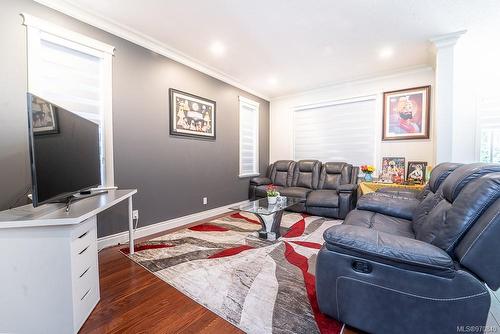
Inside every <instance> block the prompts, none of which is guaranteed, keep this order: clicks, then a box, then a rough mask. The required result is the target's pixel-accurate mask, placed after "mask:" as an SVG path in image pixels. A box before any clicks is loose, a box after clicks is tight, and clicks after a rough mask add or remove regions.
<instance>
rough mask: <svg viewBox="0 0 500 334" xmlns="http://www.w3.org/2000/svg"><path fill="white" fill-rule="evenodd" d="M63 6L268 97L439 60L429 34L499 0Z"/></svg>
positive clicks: (474, 18) (484, 15)
mask: <svg viewBox="0 0 500 334" xmlns="http://www.w3.org/2000/svg"><path fill="white" fill-rule="evenodd" d="M40 2H42V3H43V2H44V1H40ZM45 2H47V1H45ZM48 2H50V1H48ZM59 2H60V1H59ZM65 2H66V3H71V5H73V6H77V7H79V8H80V9H84V10H85V11H86V12H87V13H91V14H92V15H97V16H100V17H101V18H105V19H106V20H107V21H108V23H111V24H115V25H117V26H121V27H122V28H126V29H128V31H132V32H134V33H136V34H137V35H141V36H142V37H147V38H148V39H149V41H150V42H151V41H152V42H153V43H157V44H158V45H162V46H163V47H167V48H168V49H169V50H171V51H172V52H175V53H176V54H179V55H181V56H185V57H187V58H189V59H191V60H192V61H194V62H195V63H197V64H201V66H204V67H206V68H209V69H211V70H212V71H213V72H217V73H218V74H220V76H222V77H227V78H231V80H232V82H237V83H238V84H239V85H240V87H246V88H249V89H251V90H252V91H254V92H258V93H259V95H261V96H265V97H268V98H274V97H278V96H283V95H288V94H293V93H297V92H300V91H304V90H309V89H313V88H317V87H320V86H324V85H328V84H335V83H339V82H345V81H350V80H356V79H361V78H368V77H372V76H376V75H383V74H388V73H391V72H394V71H398V70H403V69H408V68H413V67H418V66H422V65H425V64H432V62H433V56H432V48H431V45H430V43H429V42H428V40H429V38H431V37H434V36H436V35H440V34H446V33H450V32H454V31H458V30H462V29H468V30H469V31H470V30H471V29H474V27H476V26H478V25H480V24H481V22H483V21H484V20H486V19H489V18H495V17H500V1H498V0H477V1H470V0H405V1H401V0H336V1H333V0H314V1H311V0H251V1H250V0H210V1H206V0H168V1H166V0H141V1H136V0H106V1H102V0H69V1H65ZM213 43H219V49H218V50H216V51H219V52H218V53H222V54H219V55H215V54H214V53H213V52H212V50H211V47H212V46H213ZM224 49H225V50H224ZM391 51H393V55H392V56H391V55H390V54H391ZM381 52H385V53H386V55H385V56H386V57H385V58H382V57H381V55H380V53H381Z"/></svg>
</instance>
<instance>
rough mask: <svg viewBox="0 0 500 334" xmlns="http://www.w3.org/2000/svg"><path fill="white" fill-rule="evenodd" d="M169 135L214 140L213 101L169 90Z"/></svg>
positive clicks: (214, 105) (214, 106) (214, 104)
mask: <svg viewBox="0 0 500 334" xmlns="http://www.w3.org/2000/svg"><path fill="white" fill-rule="evenodd" d="M169 95H170V134H171V135H173V136H184V137H194V138H199V139H211V140H215V109H216V103H215V101H212V100H209V99H206V98H203V97H200V96H197V95H193V94H189V93H186V92H182V91H180V90H176V89H173V88H170V89H169Z"/></svg>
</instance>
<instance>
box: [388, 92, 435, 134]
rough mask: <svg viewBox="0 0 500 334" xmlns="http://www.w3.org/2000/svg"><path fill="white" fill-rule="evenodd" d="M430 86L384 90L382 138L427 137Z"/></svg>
mask: <svg viewBox="0 0 500 334" xmlns="http://www.w3.org/2000/svg"><path fill="white" fill-rule="evenodd" d="M430 92H431V86H423V87H415V88H409V89H402V90H397V91H392V92H384V112H383V119H382V122H383V125H382V131H383V133H382V140H403V139H429V122H430Z"/></svg>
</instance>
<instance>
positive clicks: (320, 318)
mask: <svg viewBox="0 0 500 334" xmlns="http://www.w3.org/2000/svg"><path fill="white" fill-rule="evenodd" d="M285 247H286V250H285V258H286V259H287V260H288V262H290V264H292V265H294V266H296V267H297V268H299V269H300V270H301V271H302V276H303V277H304V283H305V285H306V291H307V297H308V298H309V303H310V304H311V308H312V310H313V313H314V318H315V319H316V323H317V325H318V328H319V331H320V332H321V333H322V334H324V333H328V334H330V333H340V331H341V329H342V324H341V323H340V322H338V321H337V320H334V319H332V318H329V317H327V316H326V315H324V314H323V313H321V311H320V310H319V306H318V300H317V298H316V277H314V275H312V274H311V273H309V272H308V270H309V264H308V262H307V258H306V257H305V256H303V255H301V254H299V253H297V252H296V251H295V249H293V247H292V245H290V244H289V243H288V242H286V241H285Z"/></svg>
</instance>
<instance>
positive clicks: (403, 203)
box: [357, 192, 420, 220]
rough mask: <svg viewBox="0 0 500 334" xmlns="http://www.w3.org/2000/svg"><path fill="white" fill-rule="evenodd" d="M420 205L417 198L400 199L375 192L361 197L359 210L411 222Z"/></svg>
mask: <svg viewBox="0 0 500 334" xmlns="http://www.w3.org/2000/svg"><path fill="white" fill-rule="evenodd" d="M419 204H420V201H419V200H418V199H416V198H415V197H413V198H409V197H399V196H391V195H389V194H384V193H378V192H374V193H369V194H366V195H364V196H361V198H360V199H359V200H358V205H357V208H358V209H360V210H366V211H373V212H378V213H382V214H384V215H389V216H393V217H397V218H404V219H408V220H411V219H412V217H413V212H414V211H415V209H416V208H417V206H418V205H419Z"/></svg>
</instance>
